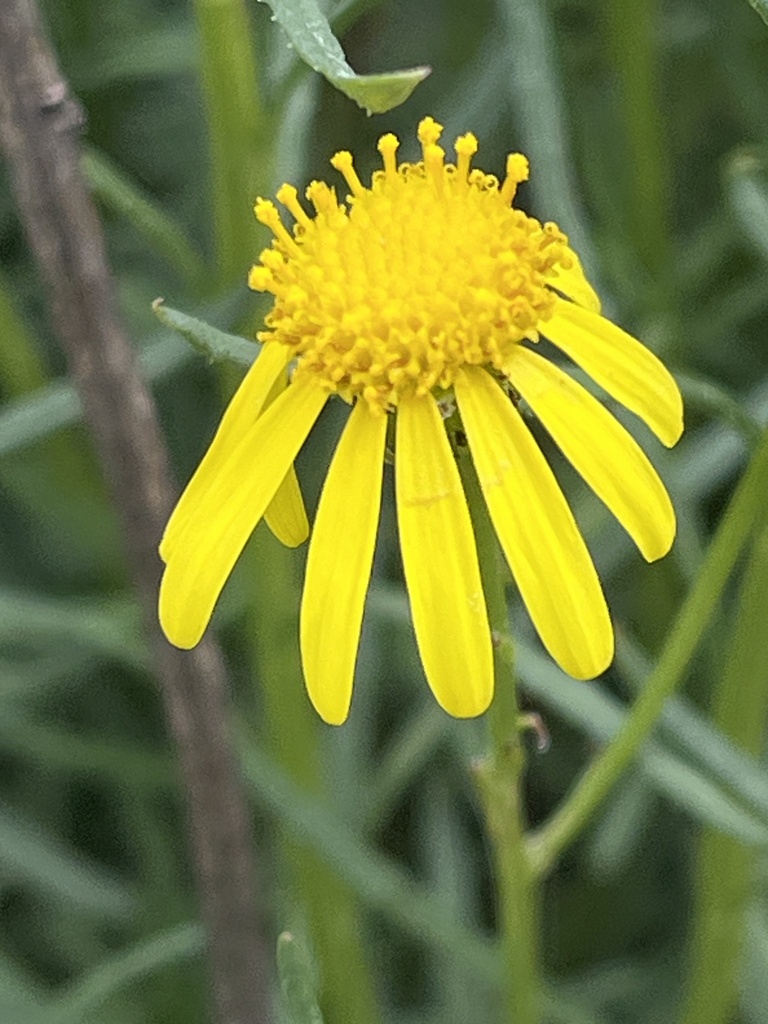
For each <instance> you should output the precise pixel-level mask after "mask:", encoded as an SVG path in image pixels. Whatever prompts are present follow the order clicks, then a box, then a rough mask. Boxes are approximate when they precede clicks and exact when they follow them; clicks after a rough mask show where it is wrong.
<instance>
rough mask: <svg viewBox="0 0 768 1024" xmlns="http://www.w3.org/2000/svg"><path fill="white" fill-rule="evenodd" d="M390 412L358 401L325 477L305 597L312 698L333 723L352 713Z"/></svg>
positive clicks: (304, 653) (305, 660)
mask: <svg viewBox="0 0 768 1024" xmlns="http://www.w3.org/2000/svg"><path fill="white" fill-rule="evenodd" d="M386 435H387V417H386V416H384V415H382V414H379V415H375V414H374V413H372V412H371V411H370V409H369V407H368V405H367V404H366V403H365V402H362V401H359V402H357V403H356V405H355V407H354V409H353V410H352V414H351V416H350V418H349V421H348V422H347V425H346V427H345V428H344V433H343V434H342V436H341V440H340V441H339V444H338V447H337V449H336V454H335V455H334V458H333V462H332V463H331V467H330V469H329V470H328V475H327V476H326V478H325V484H324V486H323V493H322V495H321V497H320V504H319V505H318V509H317V517H316V519H315V525H314V527H313V530H312V540H311V542H310V545H309V554H308V556H307V572H306V578H305V580H304V591H303V594H302V598H301V659H302V664H303V667H304V678H305V680H306V684H307V692H308V693H309V697H310V700H311V701H312V703H313V704H314V705H315V708H316V709H317V712H318V714H319V715H320V717H321V718H322V719H324V720H325V721H326V722H328V723H329V724H330V725H341V723H342V722H343V721H344V720H345V719H346V717H347V714H348V712H349V703H350V700H351V699H352V682H353V679H354V675H355V661H356V660H357V648H358V644H359V641H360V630H361V627H362V622H363V607H364V605H365V594H366V591H367V589H368V583H369V581H370V578H371V568H372V565H373V551H374V548H375V545H376V528H377V526H378V522H379V507H380V505H381V480H382V474H383V470H384V443H385V440H386Z"/></svg>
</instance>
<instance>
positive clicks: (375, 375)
mask: <svg viewBox="0 0 768 1024" xmlns="http://www.w3.org/2000/svg"><path fill="white" fill-rule="evenodd" d="M441 131H442V128H441V126H440V125H438V124H437V123H436V122H435V121H433V120H432V118H425V119H424V120H423V121H422V122H421V124H420V125H419V131H418V137H419V141H420V143H421V147H422V160H421V161H420V162H419V163H416V164H408V163H402V164H400V166H399V167H398V165H397V161H396V151H397V148H398V140H397V138H396V137H395V136H394V135H384V136H382V138H381V139H380V140H379V145H378V149H379V152H380V153H381V155H382V158H383V163H384V169H383V170H381V171H376V172H375V173H374V175H373V180H372V182H371V187H370V188H366V187H365V186H364V185H363V184H362V182H361V181H360V179H359V178H358V176H357V173H356V172H355V169H354V166H353V163H352V157H351V155H350V154H349V153H346V152H342V153H337V154H336V155H335V156H334V157H333V159H332V161H331V163H332V165H333V166H334V167H335V168H336V169H337V170H338V171H340V172H341V174H342V175H343V176H344V178H345V180H346V182H347V185H348V186H349V189H350V192H351V195H350V196H348V197H347V204H348V205H346V206H345V205H342V204H340V203H338V202H337V200H336V196H335V193H334V191H333V190H332V189H330V188H329V187H328V185H326V184H325V183H324V182H317V181H315V182H312V184H311V185H310V186H309V188H308V189H307V192H306V195H307V198H308V200H309V201H310V202H311V203H312V205H313V207H314V209H315V215H314V216H313V217H310V216H309V215H308V214H307V212H306V211H305V210H304V208H303V207H302V206H301V204H300V203H299V201H298V197H297V193H296V189H295V188H293V187H292V186H290V185H283V186H282V188H281V189H280V190H279V191H278V193H277V198H278V200H279V201H280V202H281V203H282V204H283V205H284V206H285V207H286V209H287V210H288V211H289V212H290V213H291V214H292V215H293V217H294V219H295V223H294V227H293V231H292V232H289V231H288V230H287V229H286V228H285V226H284V225H283V223H282V221H281V219H280V216H279V214H278V212H277V209H276V207H275V206H274V204H273V203H271V202H268V201H265V200H262V199H259V200H258V202H257V203H256V207H255V212H256V216H257V218H258V219H259V220H260V221H261V222H262V223H264V224H266V225H268V226H269V227H270V228H271V229H272V231H273V233H274V235H275V238H274V241H273V243H272V247H271V248H269V249H266V250H264V252H262V254H261V257H260V264H258V265H257V266H254V267H253V268H252V269H251V273H250V276H249V284H250V286H251V288H254V289H255V290H257V291H269V292H272V293H273V294H274V296H275V304H274V308H273V309H272V311H271V312H270V314H269V315H268V317H267V319H266V323H267V326H268V327H269V330H268V331H263V332H261V333H260V334H259V339H260V340H261V341H263V342H265V343H274V342H277V343H279V344H282V345H286V346H288V347H289V348H290V349H291V350H292V352H293V353H294V356H295V358H296V360H297V367H296V374H297V375H304V374H311V375H312V376H313V377H314V378H315V379H317V380H319V381H320V382H321V383H322V385H323V386H324V387H325V388H327V389H328V390H329V391H332V392H336V393H338V394H340V395H342V397H344V398H345V399H347V400H348V401H351V400H352V399H353V398H355V397H357V396H362V397H363V398H364V399H365V400H366V401H367V402H368V403H369V404H370V405H371V407H372V408H373V409H379V410H386V409H390V408H392V407H394V406H396V405H397V403H398V401H399V399H400V398H401V397H403V396H404V395H405V396H407V395H410V394H425V393H426V392H428V391H431V390H432V389H433V388H450V387H451V385H452V383H453V381H454V378H455V375H456V373H457V371H458V370H459V369H460V368H461V367H462V366H465V365H467V364H471V365H485V366H492V367H494V368H496V369H497V370H501V368H502V366H503V365H504V364H505V362H506V361H507V359H508V357H509V355H510V351H511V349H512V347H513V346H514V345H516V344H519V342H520V341H521V340H522V339H523V338H526V337H527V338H531V339H534V340H535V339H536V337H537V328H538V325H539V324H540V323H541V322H543V321H546V320H547V319H548V318H549V317H550V315H551V313H552V309H553V305H554V302H555V294H554V292H553V291H552V289H551V279H552V278H553V277H554V276H555V275H556V272H557V268H558V267H559V268H562V269H568V268H569V267H570V266H571V256H570V252H569V250H568V247H567V240H566V238H565V236H564V235H563V234H562V232H561V231H560V230H559V229H558V228H557V226H556V225H554V224H544V225H542V224H541V223H539V221H537V220H535V219H534V218H533V217H529V216H527V215H526V214H525V213H523V211H522V210H518V209H515V208H514V207H513V206H512V205H511V204H512V200H513V199H514V197H515V192H516V190H517V186H518V184H519V183H520V182H521V181H525V180H526V179H527V177H528V162H527V160H526V159H525V157H523V156H521V155H520V154H519V153H515V154H511V155H510V156H509V157H508V158H507V175H506V178H505V180H504V182H503V183H501V184H500V183H499V181H498V179H497V178H495V177H494V176H493V175H490V174H485V173H484V172H482V171H480V170H470V162H471V159H472V157H473V155H474V154H475V153H476V151H477V140H476V139H475V137H474V135H463V136H461V137H460V138H458V139H457V140H456V143H455V150H456V163H455V164H446V163H445V153H444V151H443V150H442V149H441V147H440V146H438V145H437V141H438V139H439V138H440V133H441Z"/></svg>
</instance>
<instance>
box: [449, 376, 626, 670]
mask: <svg viewBox="0 0 768 1024" xmlns="http://www.w3.org/2000/svg"><path fill="white" fill-rule="evenodd" d="M455 391H456V399H457V401H458V405H459V411H460V413H461V418H462V422H463V424H464V429H465V430H466V432H467V439H468V441H469V447H470V451H471V452H472V458H473V460H474V463H475V467H476V469H477V475H478V479H479V480H480V485H481V487H482V490H483V495H484V496H485V500H486V503H487V505H488V511H489V512H490V515H491V520H492V522H493V525H494V528H495V530H496V533H497V534H498V537H499V541H500V542H501V546H502V548H503V550H504V554H505V555H506V558H507V561H508V562H509V567H510V569H511V570H512V574H513V575H514V577H515V581H516V582H517V586H518V588H519V590H520V593H521V595H522V598H523V600H524V601H525V604H526V607H527V608H528V611H529V613H530V616H531V619H532V620H533V624H534V625H535V627H536V629H537V630H538V633H539V636H540V637H541V639H542V642H543V643H544V646H545V647H546V648H547V650H548V651H549V652H550V654H551V655H552V657H553V658H554V659H555V661H557V662H558V663H559V664H560V665H561V666H562V667H563V668H564V669H565V671H566V672H568V673H569V674H570V675H572V676H575V677H576V678H577V679H591V678H593V677H594V676H596V675H599V674H600V672H602V671H603V670H604V669H606V668H607V667H608V665H609V664H610V662H611V659H612V658H613V629H612V627H611V620H610V617H609V615H608V609H607V608H606V605H605V598H604V597H603V592H602V589H601V587H600V581H599V580H598V578H597V573H596V572H595V567H594V565H593V564H592V559H591V558H590V556H589V552H588V551H587V548H586V545H585V543H584V540H583V538H582V536H581V534H580V533H579V530H578V527H577V526H576V523H575V521H574V518H573V515H572V513H571V510H570V509H569V508H568V505H567V503H566V501H565V498H564V497H563V493H562V491H561V490H560V488H559V486H558V484H557V481H556V480H555V478H554V476H553V474H552V470H551V469H550V468H549V466H548V464H547V461H546V459H545V458H544V456H543V455H542V453H541V452H540V451H539V448H538V446H537V445H536V442H535V441H534V439H533V437H532V436H531V434H530V432H529V430H528V428H527V427H526V425H525V424H524V423H523V420H522V418H521V416H520V414H519V413H518V411H517V409H516V408H515V407H514V405H513V403H512V402H511V401H510V400H509V398H507V396H506V395H505V394H504V392H503V391H502V389H501V388H500V387H499V385H498V384H496V382H495V381H494V380H493V379H492V378H491V376H490V375H489V374H488V373H486V371H485V370H481V369H479V368H477V367H467V368H466V369H465V370H463V371H462V373H460V374H459V375H458V377H457V378H456V383H455Z"/></svg>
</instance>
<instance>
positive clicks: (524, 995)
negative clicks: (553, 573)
mask: <svg viewBox="0 0 768 1024" xmlns="http://www.w3.org/2000/svg"><path fill="white" fill-rule="evenodd" d="M460 464H461V471H462V477H463V480H464V486H465V490H466V494H467V500H468V503H469V506H470V510H471V513H472V521H473V525H474V529H475V536H476V538H477V549H478V557H479V560H480V570H481V573H482V578H483V589H484V591H485V598H486V603H487V607H488V620H489V622H490V625H491V631H492V633H493V637H494V676H495V684H496V687H495V694H494V698H493V702H492V704H491V707H490V709H489V711H488V732H489V736H488V740H489V750H488V754H487V755H486V756H485V757H484V758H483V759H482V760H481V761H480V762H479V763H478V764H477V766H476V769H475V778H476V781H477V786H478V790H479V793H480V797H481V802H482V806H483V810H484V812H485V819H486V825H487V829H488V836H489V839H490V842H491V846H492V849H493V859H494V866H495V869H496V886H497V892H498V928H499V932H500V937H501V951H502V957H503V965H504V969H503V977H504V991H503V998H504V1014H503V1017H502V1020H503V1021H504V1022H505V1024H513V1022H514V1024H535V1022H536V1021H537V1020H538V1011H539V998H540V995H539V977H538V973H539V972H538V937H537V915H536V902H537V899H536V880H535V878H534V876H533V873H532V870H531V863H530V860H529V858H528V856H527V853H526V847H525V834H524V829H525V823H524V817H525V816H524V811H523V796H522V781H523V773H524V770H525V751H524V748H523V744H522V741H521V736H520V714H519V709H518V704H517V691H516V683H515V673H514V663H513V658H512V644H511V643H510V642H509V613H508V610H507V600H506V594H505V589H504V579H505V576H506V570H505V567H504V565H503V564H502V560H501V552H500V551H499V546H498V542H497V540H496V536H495V534H494V532H493V527H492V525H491V523H490V520H489V518H488V513H487V510H486V508H485V503H484V501H483V498H482V494H481V493H480V487H479V484H478V482H477V478H476V476H475V474H474V470H473V468H472V466H471V464H470V462H469V459H468V458H462V459H460Z"/></svg>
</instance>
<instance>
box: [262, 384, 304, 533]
mask: <svg viewBox="0 0 768 1024" xmlns="http://www.w3.org/2000/svg"><path fill="white" fill-rule="evenodd" d="M287 386H288V376H287V374H285V373H281V374H279V375H278V377H277V379H276V380H275V382H274V384H273V385H272V387H271V388H270V389H269V394H268V395H267V400H266V402H265V403H264V408H265V409H268V408H269V406H270V405H271V404H272V403H273V402H274V400H275V399H276V398H277V397H278V395H282V393H283V392H284V391H285V389H286V387H287ZM264 522H265V523H266V524H267V526H268V527H269V528H270V530H271V531H272V533H274V535H275V536H276V537H277V539H278V540H279V541H280V543H281V544H285V546H286V547H287V548H297V547H298V546H299V544H303V543H304V541H305V540H306V539H307V537H308V536H309V521H308V520H307V511H306V509H305V508H304V499H303V498H302V496H301V488H300V487H299V481H298V477H297V476H296V470H295V469H294V468H293V466H291V468H290V469H289V470H288V472H287V473H286V475H285V479H284V480H283V482H282V483H281V484H280V486H279V487H278V489H277V493H276V494H275V496H274V498H273V499H272V501H270V503H269V505H268V506H267V511H266V512H265V513H264Z"/></svg>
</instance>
